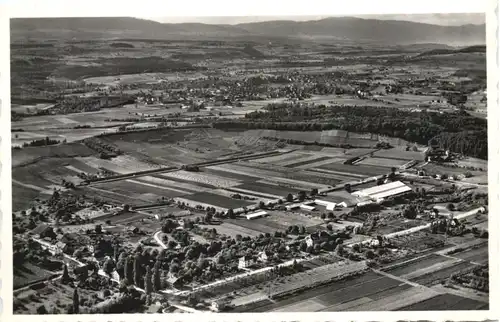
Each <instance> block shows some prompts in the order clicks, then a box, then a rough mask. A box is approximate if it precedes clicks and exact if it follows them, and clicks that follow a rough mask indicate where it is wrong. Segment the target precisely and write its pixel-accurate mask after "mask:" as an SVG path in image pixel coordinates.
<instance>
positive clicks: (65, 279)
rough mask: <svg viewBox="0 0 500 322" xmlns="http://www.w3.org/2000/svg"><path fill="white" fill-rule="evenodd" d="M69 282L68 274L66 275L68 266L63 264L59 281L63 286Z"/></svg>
mask: <svg viewBox="0 0 500 322" xmlns="http://www.w3.org/2000/svg"><path fill="white" fill-rule="evenodd" d="M70 280H71V278H70V277H69V273H68V265H66V264H63V274H62V278H61V281H62V283H63V284H68V283H69V282H70Z"/></svg>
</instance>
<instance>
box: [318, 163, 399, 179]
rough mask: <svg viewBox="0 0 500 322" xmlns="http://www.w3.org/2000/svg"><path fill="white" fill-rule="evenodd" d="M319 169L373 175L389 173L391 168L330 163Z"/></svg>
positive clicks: (348, 173)
mask: <svg viewBox="0 0 500 322" xmlns="http://www.w3.org/2000/svg"><path fill="white" fill-rule="evenodd" d="M318 169H320V170H330V171H334V172H337V173H339V174H343V175H347V176H349V175H357V176H365V177H372V176H377V175H381V174H388V173H389V172H390V170H388V169H387V168H385V167H377V166H363V165H348V164H341V163H330V164H326V165H322V166H320V167H319V168H318Z"/></svg>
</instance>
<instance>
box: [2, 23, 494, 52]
mask: <svg viewBox="0 0 500 322" xmlns="http://www.w3.org/2000/svg"><path fill="white" fill-rule="evenodd" d="M40 38H42V39H73V38H75V39H79V40H80V39H82V40H83V39H96V38H97V39H116V38H133V39H141V38H144V39H158V40H162V39H164V40H169V39H177V40H178V39H186V40H201V39H226V38H229V39H234V38H239V39H258V40H265V39H270V40H271V39H290V40H303V41H322V42H335V41H340V40H349V41H369V42H380V43H384V44H385V43H387V44H402V45H407V44H420V43H434V44H447V45H453V46H468V45H477V44H485V43H486V30H485V25H484V24H483V25H464V26H438V25H431V24H423V23H415V22H408V21H391V20H376V19H360V18H348V17H344V18H342V17H341V18H327V19H321V20H311V21H300V22H297V21H266V22H255V23H244V24H238V25H210V24H201V23H179V24H166V23H159V22H155V21H150V20H144V19H136V18H127V17H124V18H118V17H111V18H19V19H12V20H11V39H12V41H13V42H15V41H26V40H27V39H33V40H36V39H40Z"/></svg>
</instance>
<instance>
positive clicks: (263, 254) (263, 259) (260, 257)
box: [257, 251, 271, 262]
mask: <svg viewBox="0 0 500 322" xmlns="http://www.w3.org/2000/svg"><path fill="white" fill-rule="evenodd" d="M269 257H271V254H270V253H269V252H267V251H262V252H260V253H259V254H258V255H257V260H258V261H260V262H267V261H268V260H269Z"/></svg>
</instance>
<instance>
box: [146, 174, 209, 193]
mask: <svg viewBox="0 0 500 322" xmlns="http://www.w3.org/2000/svg"><path fill="white" fill-rule="evenodd" d="M162 176H163V175H162ZM143 180H144V181H147V182H150V183H154V184H157V185H159V186H163V187H165V188H168V189H171V190H174V191H175V190H176V189H177V190H179V191H180V192H182V191H185V192H186V193H193V192H200V191H206V190H207V189H206V188H202V187H200V186H197V185H194V184H190V183H184V182H178V181H173V180H168V179H162V178H157V177H152V176H145V177H141V178H140V181H143ZM183 189H185V190H183Z"/></svg>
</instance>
